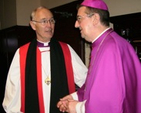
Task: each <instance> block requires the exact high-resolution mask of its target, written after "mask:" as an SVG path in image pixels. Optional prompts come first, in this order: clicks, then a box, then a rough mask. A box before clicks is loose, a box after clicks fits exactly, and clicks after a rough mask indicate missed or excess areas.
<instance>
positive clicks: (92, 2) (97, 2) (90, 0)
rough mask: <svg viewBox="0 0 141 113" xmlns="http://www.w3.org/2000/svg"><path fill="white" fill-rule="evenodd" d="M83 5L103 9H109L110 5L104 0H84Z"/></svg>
mask: <svg viewBox="0 0 141 113" xmlns="http://www.w3.org/2000/svg"><path fill="white" fill-rule="evenodd" d="M81 5H84V6H88V7H92V8H97V9H102V10H108V7H107V5H106V4H105V2H104V1H103V0H84V1H83V2H82V3H81Z"/></svg>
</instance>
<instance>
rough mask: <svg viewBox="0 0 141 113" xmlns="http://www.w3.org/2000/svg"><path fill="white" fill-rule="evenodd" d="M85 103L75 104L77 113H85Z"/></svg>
mask: <svg viewBox="0 0 141 113" xmlns="http://www.w3.org/2000/svg"><path fill="white" fill-rule="evenodd" d="M85 102H86V100H85V101H83V102H79V103H77V104H76V112H77V113H85Z"/></svg>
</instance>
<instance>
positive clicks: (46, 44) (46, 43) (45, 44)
mask: <svg viewBox="0 0 141 113" xmlns="http://www.w3.org/2000/svg"><path fill="white" fill-rule="evenodd" d="M37 41H38V42H40V43H42V44H44V46H48V44H49V42H42V41H39V40H38V39H37Z"/></svg>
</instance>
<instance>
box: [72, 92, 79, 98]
mask: <svg viewBox="0 0 141 113" xmlns="http://www.w3.org/2000/svg"><path fill="white" fill-rule="evenodd" d="M71 96H72V98H73V99H74V100H78V96H77V92H74V93H72V94H71Z"/></svg>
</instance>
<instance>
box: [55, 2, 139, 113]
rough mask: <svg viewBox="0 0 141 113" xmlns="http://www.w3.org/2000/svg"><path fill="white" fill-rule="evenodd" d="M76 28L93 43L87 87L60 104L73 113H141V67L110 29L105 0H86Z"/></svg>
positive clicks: (133, 52)
mask: <svg viewBox="0 0 141 113" xmlns="http://www.w3.org/2000/svg"><path fill="white" fill-rule="evenodd" d="M75 27H76V28H79V30H80V33H81V37H82V38H84V39H85V40H86V41H88V42H91V43H92V51H91V60H90V65H89V71H88V74H87V79H86V82H85V84H84V85H83V86H82V87H81V88H80V89H79V90H78V91H77V92H74V93H72V94H71V95H68V96H66V97H64V98H62V99H60V101H59V102H58V103H57V107H58V108H59V109H60V111H63V112H64V111H67V112H69V113H141V63H140V61H139V58H138V56H137V54H136V52H135V50H134V48H133V47H132V46H131V44H130V43H129V42H127V41H126V40H125V39H124V38H122V37H121V36H119V35H118V34H117V33H116V32H115V31H113V29H112V28H110V27H109V11H108V7H107V5H106V4H105V2H104V1H102V0H84V1H83V2H82V3H81V5H80V6H79V7H78V13H77V20H76V23H75Z"/></svg>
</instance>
